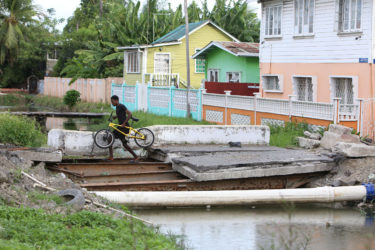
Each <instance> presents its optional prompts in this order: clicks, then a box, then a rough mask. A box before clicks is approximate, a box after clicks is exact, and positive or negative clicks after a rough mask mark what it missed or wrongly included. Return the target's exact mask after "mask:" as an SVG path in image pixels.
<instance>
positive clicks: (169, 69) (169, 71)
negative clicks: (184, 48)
mask: <svg viewBox="0 0 375 250" xmlns="http://www.w3.org/2000/svg"><path fill="white" fill-rule="evenodd" d="M157 55H168V56H169V65H168V73H164V72H163V73H160V72H156V67H155V66H156V64H155V61H156V56H157ZM171 60H172V57H171V53H170V52H155V53H154V74H170V73H171V68H172V65H171V64H172V61H171Z"/></svg>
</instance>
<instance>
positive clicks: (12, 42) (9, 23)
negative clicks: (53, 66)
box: [0, 0, 61, 87]
mask: <svg viewBox="0 0 375 250" xmlns="http://www.w3.org/2000/svg"><path fill="white" fill-rule="evenodd" d="M0 6H1V7H0V87H8V86H11V87H25V86H26V79H27V77H29V76H31V75H35V76H37V77H38V78H42V77H43V76H44V72H45V67H46V54H47V52H51V50H53V49H54V46H55V42H56V41H57V40H58V39H59V34H58V31H57V30H56V28H55V27H56V24H58V23H59V22H61V20H57V19H54V18H53V15H54V10H53V9H49V10H47V12H43V11H41V10H39V9H38V8H37V7H36V6H34V5H33V4H32V0H0Z"/></svg>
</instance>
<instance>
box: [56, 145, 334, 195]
mask: <svg viewBox="0 0 375 250" xmlns="http://www.w3.org/2000/svg"><path fill="white" fill-rule="evenodd" d="M334 165H335V163H334V160H333V159H332V158H329V157H327V156H324V155H318V154H315V153H312V152H309V151H306V150H298V149H282V148H277V147H270V146H244V147H241V148H235V147H229V146H227V145H177V146H171V145H169V146H168V145H164V146H161V147H154V148H151V149H149V160H147V161H145V162H141V163H139V164H133V163H129V161H128V160H126V159H118V160H115V161H113V162H108V161H102V160H75V161H70V162H68V161H65V162H63V163H60V164H57V165H53V166H50V167H49V168H50V169H51V170H55V171H59V172H64V173H66V174H67V175H69V176H70V177H71V178H73V179H74V180H75V181H76V182H77V183H79V184H80V185H81V187H85V188H87V189H88V190H89V191H213V190H251V189H282V188H297V187H300V186H303V185H304V184H306V183H308V182H310V181H311V180H313V179H314V178H318V177H321V176H323V175H325V174H326V173H327V172H329V171H330V170H332V168H333V167H334Z"/></svg>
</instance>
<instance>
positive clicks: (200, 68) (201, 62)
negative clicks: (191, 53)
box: [195, 49, 206, 73]
mask: <svg viewBox="0 0 375 250" xmlns="http://www.w3.org/2000/svg"><path fill="white" fill-rule="evenodd" d="M199 50H200V49H196V50H195V53H197V52H198V51H199ZM205 69H206V60H205V59H195V73H204V72H205Z"/></svg>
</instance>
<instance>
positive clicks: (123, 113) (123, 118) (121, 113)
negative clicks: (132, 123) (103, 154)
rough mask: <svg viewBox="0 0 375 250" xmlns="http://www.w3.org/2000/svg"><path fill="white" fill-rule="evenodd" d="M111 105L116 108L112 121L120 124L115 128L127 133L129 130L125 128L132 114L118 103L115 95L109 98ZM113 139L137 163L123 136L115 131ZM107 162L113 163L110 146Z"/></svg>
mask: <svg viewBox="0 0 375 250" xmlns="http://www.w3.org/2000/svg"><path fill="white" fill-rule="evenodd" d="M111 103H112V105H113V106H115V107H116V116H114V117H113V118H114V119H116V118H117V119H118V122H119V124H120V127H117V129H119V130H121V131H122V132H124V133H125V134H128V133H129V129H128V128H126V127H129V120H130V119H131V118H132V112H130V110H128V109H127V108H126V107H125V105H123V104H121V103H120V102H119V98H118V96H117V95H114V96H112V97H111ZM113 133H114V135H115V138H116V139H120V141H121V142H122V145H123V146H124V148H125V149H126V150H128V151H129V152H130V153H131V154H132V155H133V157H134V160H133V161H134V162H138V161H139V156H137V154H136V153H135V152H134V151H133V150H132V149H131V148H130V147H129V145H128V141H127V140H126V137H125V135H123V134H121V133H120V132H118V131H117V130H114V131H113ZM108 160H110V161H113V148H112V146H111V147H110V148H109V158H108Z"/></svg>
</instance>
